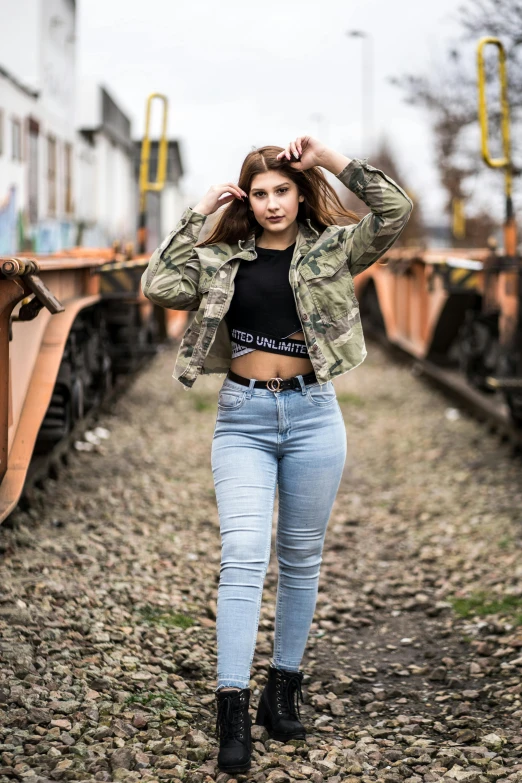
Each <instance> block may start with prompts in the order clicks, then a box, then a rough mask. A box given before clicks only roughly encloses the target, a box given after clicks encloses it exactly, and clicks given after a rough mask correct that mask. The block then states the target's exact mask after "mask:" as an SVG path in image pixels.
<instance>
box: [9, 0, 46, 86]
mask: <svg viewBox="0 0 522 783" xmlns="http://www.w3.org/2000/svg"><path fill="white" fill-rule="evenodd" d="M0 20H1V22H0V25H1V27H0V40H1V44H2V45H1V46H0V65H3V67H4V68H6V69H7V70H8V71H9V72H10V73H13V74H15V75H16V76H17V78H18V79H19V80H20V81H21V82H22V83H23V84H25V85H26V86H27V87H31V88H33V89H36V88H37V87H38V86H39V79H40V27H41V21H40V20H41V2H40V0H0Z"/></svg>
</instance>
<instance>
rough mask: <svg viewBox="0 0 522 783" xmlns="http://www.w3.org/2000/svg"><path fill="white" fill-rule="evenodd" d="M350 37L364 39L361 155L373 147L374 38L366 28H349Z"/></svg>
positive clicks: (347, 33) (369, 151)
mask: <svg viewBox="0 0 522 783" xmlns="http://www.w3.org/2000/svg"><path fill="white" fill-rule="evenodd" d="M346 35H347V36H349V37H350V38H362V39H364V43H363V47H362V123H361V133H362V145H361V157H363V156H364V153H365V152H367V153H368V154H371V152H372V147H373V116H372V113H373V40H372V36H371V34H370V33H367V32H365V31H364V30H347V31H346Z"/></svg>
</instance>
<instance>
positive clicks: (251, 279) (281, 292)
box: [225, 242, 308, 358]
mask: <svg viewBox="0 0 522 783" xmlns="http://www.w3.org/2000/svg"><path fill="white" fill-rule="evenodd" d="M294 249H295V242H294V244H293V245H290V247H287V248H286V249H285V250H269V249H267V248H264V247H257V246H256V252H257V258H255V259H254V260H253V261H247V260H243V261H241V263H240V265H239V268H238V270H237V273H236V276H235V278H234V286H235V288H234V295H233V297H232V301H231V303H230V307H229V309H228V312H227V314H226V315H225V321H226V324H227V326H228V330H229V334H230V340H231V342H232V358H236V357H237V356H242V355H243V354H244V353H250V352H251V351H255V350H260V351H268V352H269V353H279V354H285V355H289V356H301V357H307V356H308V350H307V348H306V343H305V342H304V340H289V339H285V338H288V337H289V336H290V335H291V334H294V333H295V332H301V331H302V328H303V327H302V325H301V321H300V320H299V316H298V314H297V308H296V304H295V299H294V292H293V290H292V287H291V285H290V280H289V277H288V275H289V270H290V262H291V260H292V256H293V254H294Z"/></svg>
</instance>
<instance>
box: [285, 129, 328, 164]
mask: <svg viewBox="0 0 522 783" xmlns="http://www.w3.org/2000/svg"><path fill="white" fill-rule="evenodd" d="M326 151H327V147H326V146H325V145H324V144H323V143H322V142H320V141H318V140H317V139H314V137H313V136H298V137H297V138H296V140H295V141H291V142H290V143H289V144H288V146H287V147H285V149H284V150H283V152H280V153H279V155H278V156H277V158H278V160H280V159H281V158H282V157H283V155H284V156H285V157H286V158H287V159H288V161H289V162H290V163H291V164H292V166H293V168H295V169H296V170H297V171H305V170H306V169H310V168H312V166H321V165H322V163H321V161H322V160H323V158H324V156H325V154H326ZM298 156H300V159H299V160H297V157H298Z"/></svg>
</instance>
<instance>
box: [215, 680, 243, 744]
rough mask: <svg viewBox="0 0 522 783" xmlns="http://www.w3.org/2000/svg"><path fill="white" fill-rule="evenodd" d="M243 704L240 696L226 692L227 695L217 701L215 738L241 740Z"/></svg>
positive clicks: (234, 692)
mask: <svg viewBox="0 0 522 783" xmlns="http://www.w3.org/2000/svg"><path fill="white" fill-rule="evenodd" d="M243 729H244V724H243V702H242V699H241V694H240V693H239V692H236V691H230V692H228V691H227V695H226V696H225V697H224V698H223V699H222V700H220V701H219V704H218V710H217V717H216V730H215V733H216V738H218V739H219V737H221V739H223V740H227V739H243V738H244V731H243Z"/></svg>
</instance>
